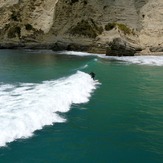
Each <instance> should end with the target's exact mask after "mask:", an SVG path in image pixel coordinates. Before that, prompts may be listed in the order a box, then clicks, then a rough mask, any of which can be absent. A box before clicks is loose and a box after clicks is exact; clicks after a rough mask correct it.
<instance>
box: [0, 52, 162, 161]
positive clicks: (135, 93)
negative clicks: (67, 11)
mask: <svg viewBox="0 0 163 163" xmlns="http://www.w3.org/2000/svg"><path fill="white" fill-rule="evenodd" d="M91 71H93V72H95V73H96V78H95V80H93V79H92V78H91V77H90V75H89V73H90V72H91ZM29 162H30V163H76V162H79V163H162V162H163V57H150V56H146V57H106V56H104V55H99V54H91V55H90V54H89V53H81V52H66V51H63V52H53V51H46V50H35V51H32V50H0V163H29Z"/></svg>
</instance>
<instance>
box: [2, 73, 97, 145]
mask: <svg viewBox="0 0 163 163" xmlns="http://www.w3.org/2000/svg"><path fill="white" fill-rule="evenodd" d="M97 84H98V82H97V81H94V80H92V78H91V77H90V75H88V74H86V73H84V72H80V71H78V72H77V73H76V74H74V75H72V76H70V77H68V78H62V79H59V80H56V81H46V82H43V83H41V84H25V83H24V84H23V83H22V84H19V85H17V86H14V85H5V84H1V85H0V146H5V145H6V143H9V142H12V141H14V140H16V139H19V138H28V137H30V136H32V135H33V132H34V131H36V130H39V129H42V128H43V126H45V125H52V124H53V123H57V122H65V119H63V118H62V117H60V116H59V115H58V114H57V112H67V111H69V110H70V107H71V105H72V104H80V103H86V102H88V101H89V98H90V96H91V93H92V91H93V90H94V89H95V88H96V85H97Z"/></svg>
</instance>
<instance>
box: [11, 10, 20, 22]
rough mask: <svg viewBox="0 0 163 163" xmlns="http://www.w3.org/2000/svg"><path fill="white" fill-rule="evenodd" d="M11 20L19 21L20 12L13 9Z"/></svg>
mask: <svg viewBox="0 0 163 163" xmlns="http://www.w3.org/2000/svg"><path fill="white" fill-rule="evenodd" d="M11 20H13V21H19V20H20V13H18V12H15V11H13V12H12V14H11Z"/></svg>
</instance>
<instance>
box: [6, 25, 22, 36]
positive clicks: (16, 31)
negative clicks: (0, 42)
mask: <svg viewBox="0 0 163 163" xmlns="http://www.w3.org/2000/svg"><path fill="white" fill-rule="evenodd" d="M17 35H18V37H19V38H20V35H21V28H20V27H12V28H10V30H9V31H8V38H14V37H16V36H17Z"/></svg>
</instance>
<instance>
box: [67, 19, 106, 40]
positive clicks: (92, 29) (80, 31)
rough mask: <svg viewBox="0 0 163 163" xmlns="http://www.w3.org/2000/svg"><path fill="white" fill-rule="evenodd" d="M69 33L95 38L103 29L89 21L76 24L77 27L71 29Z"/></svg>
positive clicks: (91, 20)
mask: <svg viewBox="0 0 163 163" xmlns="http://www.w3.org/2000/svg"><path fill="white" fill-rule="evenodd" d="M69 32H70V34H72V35H79V36H85V37H89V38H96V37H97V36H98V35H99V34H101V33H102V32H103V28H102V27H101V26H100V27H99V26H98V25H96V23H95V22H94V21H93V19H90V20H89V21H87V20H82V21H81V22H78V23H77V25H76V26H75V27H73V28H71V29H70V31H69Z"/></svg>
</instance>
